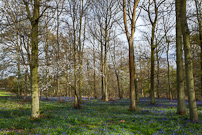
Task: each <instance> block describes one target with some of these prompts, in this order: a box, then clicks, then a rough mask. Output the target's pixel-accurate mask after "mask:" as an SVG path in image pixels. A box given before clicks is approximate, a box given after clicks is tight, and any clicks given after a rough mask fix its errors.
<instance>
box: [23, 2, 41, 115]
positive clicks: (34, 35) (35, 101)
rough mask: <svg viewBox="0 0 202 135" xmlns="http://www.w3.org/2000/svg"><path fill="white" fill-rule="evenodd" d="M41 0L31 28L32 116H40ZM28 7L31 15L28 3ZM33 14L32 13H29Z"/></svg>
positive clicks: (36, 5)
mask: <svg viewBox="0 0 202 135" xmlns="http://www.w3.org/2000/svg"><path fill="white" fill-rule="evenodd" d="M39 8H40V4H39V0H34V9H33V17H32V18H30V21H31V25H32V29H31V44H32V49H31V54H32V55H31V56H32V57H31V89H32V96H31V97H32V104H31V118H32V119H36V118H39V116H40V113H39V89H38V24H39ZM26 9H27V12H28V15H29V13H30V12H29V9H28V5H26ZM29 16H31V15H29Z"/></svg>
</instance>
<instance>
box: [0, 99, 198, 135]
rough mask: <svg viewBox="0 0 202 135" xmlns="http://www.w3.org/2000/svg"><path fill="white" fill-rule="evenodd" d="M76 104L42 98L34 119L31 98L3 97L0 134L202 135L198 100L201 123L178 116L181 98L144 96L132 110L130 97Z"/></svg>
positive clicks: (0, 110)
mask: <svg viewBox="0 0 202 135" xmlns="http://www.w3.org/2000/svg"><path fill="white" fill-rule="evenodd" d="M186 102H187V101H186ZM72 104H73V100H72V99H69V98H67V97H63V103H59V102H58V98H50V100H42V101H40V111H41V112H42V113H41V117H40V119H36V120H31V119H30V114H31V102H30V101H27V102H24V101H22V99H13V98H10V97H9V98H1V97H0V134H8V135H9V134H41V135H47V134H51V135H52V134H54V135H60V134H61V135H62V134H64V135H65V134H69V135H75V134H76V135H86V134H92V135H94V134H95V135H96V134H98V135H105V134H106V135H113V134H114V135H119V134H120V135H130V134H133V135H137V134H140V135H142V134H144V135H160V134H169V135H177V134H179V135H181V134H183V135H194V134H196V135H201V134H202V102H200V101H197V105H198V112H199V117H200V122H199V123H192V122H190V121H189V115H186V116H179V115H177V114H176V107H177V101H176V100H173V101H169V100H168V99H163V98H162V99H156V105H150V99H149V98H140V102H139V103H137V108H138V109H137V111H128V109H129V104H130V101H129V100H127V99H123V100H121V101H120V100H117V101H114V102H112V101H109V102H103V101H100V100H96V99H91V100H90V101H87V99H86V98H85V99H84V101H83V103H82V109H74V108H73V107H72ZM187 104H188V103H187ZM187 107H188V106H187Z"/></svg>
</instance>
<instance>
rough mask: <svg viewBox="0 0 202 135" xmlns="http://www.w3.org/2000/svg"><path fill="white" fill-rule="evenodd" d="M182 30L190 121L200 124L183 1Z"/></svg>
mask: <svg viewBox="0 0 202 135" xmlns="http://www.w3.org/2000/svg"><path fill="white" fill-rule="evenodd" d="M180 15H181V16H180V18H181V26H182V27H181V29H182V34H183V41H184V53H185V70H186V84H187V93H188V100H189V111H190V120H191V121H193V122H198V121H199V117H198V109H197V104H196V97H195V90H194V77H193V68H192V56H191V46H190V36H189V33H190V32H189V28H188V24H187V16H186V0H181V14H180Z"/></svg>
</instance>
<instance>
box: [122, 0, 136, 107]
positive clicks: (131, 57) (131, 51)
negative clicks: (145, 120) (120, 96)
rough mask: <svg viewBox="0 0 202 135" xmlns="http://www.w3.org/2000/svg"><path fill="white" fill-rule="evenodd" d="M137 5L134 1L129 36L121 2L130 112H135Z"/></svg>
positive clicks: (125, 14)
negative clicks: (126, 51) (127, 67)
mask: <svg viewBox="0 0 202 135" xmlns="http://www.w3.org/2000/svg"><path fill="white" fill-rule="evenodd" d="M138 3H139V0H135V2H134V7H133V12H132V20H131V35H129V31H128V26H127V13H126V11H127V10H126V0H123V18H124V26H125V31H126V37H127V40H128V45H129V73H130V110H136V103H135V85H134V48H133V38H134V33H135V13H136V8H137V5H138Z"/></svg>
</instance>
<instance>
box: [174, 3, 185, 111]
mask: <svg viewBox="0 0 202 135" xmlns="http://www.w3.org/2000/svg"><path fill="white" fill-rule="evenodd" d="M175 6H176V9H175V10H176V53H177V54H176V55H177V114H180V115H184V114H187V107H186V103H185V92H184V73H183V69H184V68H183V57H182V55H183V50H182V30H181V21H180V6H181V5H180V0H176V2H175Z"/></svg>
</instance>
